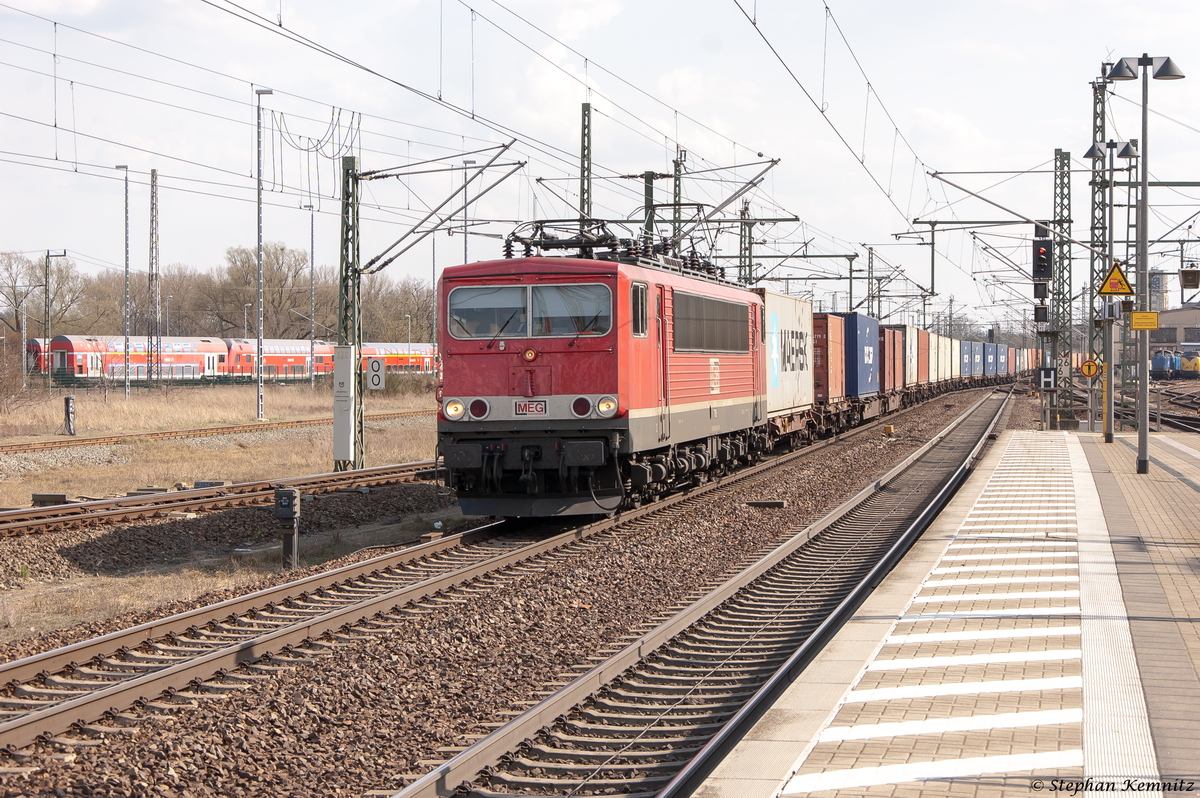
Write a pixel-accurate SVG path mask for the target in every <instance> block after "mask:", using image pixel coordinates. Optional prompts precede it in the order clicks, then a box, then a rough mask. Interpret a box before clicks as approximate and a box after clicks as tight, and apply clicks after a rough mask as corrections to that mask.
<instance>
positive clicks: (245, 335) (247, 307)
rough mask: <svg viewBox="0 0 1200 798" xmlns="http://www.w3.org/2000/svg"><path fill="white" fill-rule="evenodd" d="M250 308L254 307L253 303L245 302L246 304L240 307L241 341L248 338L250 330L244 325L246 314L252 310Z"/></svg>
mask: <svg viewBox="0 0 1200 798" xmlns="http://www.w3.org/2000/svg"><path fill="white" fill-rule="evenodd" d="M252 307H254V303H253V302H247V303H246V304H244V305H242V339H243V340H245V339H246V338H249V337H250V328H249V327H248V326H247V324H246V314H247V313H248V312H249V311H250V308H252Z"/></svg>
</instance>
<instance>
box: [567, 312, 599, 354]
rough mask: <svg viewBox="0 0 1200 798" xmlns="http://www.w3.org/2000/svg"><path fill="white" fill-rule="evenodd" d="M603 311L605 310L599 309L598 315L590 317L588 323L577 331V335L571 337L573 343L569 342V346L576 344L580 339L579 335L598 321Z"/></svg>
mask: <svg viewBox="0 0 1200 798" xmlns="http://www.w3.org/2000/svg"><path fill="white" fill-rule="evenodd" d="M603 312H604V311H603V310H597V311H596V315H595V316H592V317H591V318H590V319H588V323H587V324H585V325H583V326H582V327H580V328H579V332H577V333H575V337H574V338H572V339H571V343H569V344H567V347H568V348H569V347H572V346H575V342H576V341H578V340H579V336H581V335H583V334H584V333H585V332H587V330H588V328H590V327H591V326H592V325H593V324H595V323H596V320H597V319H598V318H600V314H601V313H603Z"/></svg>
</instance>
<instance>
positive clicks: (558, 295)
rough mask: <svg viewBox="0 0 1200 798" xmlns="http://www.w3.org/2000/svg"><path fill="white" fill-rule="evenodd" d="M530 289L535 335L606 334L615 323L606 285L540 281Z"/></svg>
mask: <svg viewBox="0 0 1200 798" xmlns="http://www.w3.org/2000/svg"><path fill="white" fill-rule="evenodd" d="M530 293H531V294H532V297H533V334H534V335H535V336H555V335H570V336H576V335H604V334H605V333H607V332H608V330H609V328H610V327H611V326H612V294H611V293H610V292H609V290H608V286H606V285H539V286H534V287H533V290H532V291H531V292H530Z"/></svg>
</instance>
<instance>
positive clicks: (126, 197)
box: [113, 164, 129, 401]
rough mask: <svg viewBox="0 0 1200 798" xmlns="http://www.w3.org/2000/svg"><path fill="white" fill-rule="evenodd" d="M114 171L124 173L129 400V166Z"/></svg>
mask: <svg viewBox="0 0 1200 798" xmlns="http://www.w3.org/2000/svg"><path fill="white" fill-rule="evenodd" d="M113 168H114V169H120V170H121V171H122V172H124V173H125V349H124V351H125V399H126V401H128V400H129V166H128V165H127V164H119V165H117V166H115V167H113Z"/></svg>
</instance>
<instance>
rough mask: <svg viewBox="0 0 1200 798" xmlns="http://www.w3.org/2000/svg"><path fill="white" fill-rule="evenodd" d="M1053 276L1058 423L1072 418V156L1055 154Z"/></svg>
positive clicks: (1051, 285)
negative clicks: (1055, 233)
mask: <svg viewBox="0 0 1200 798" xmlns="http://www.w3.org/2000/svg"><path fill="white" fill-rule="evenodd" d="M1051 224H1053V225H1054V228H1055V231H1056V232H1057V235H1056V236H1055V237H1054V261H1053V269H1054V271H1053V276H1052V280H1051V284H1050V327H1051V329H1053V330H1054V331H1055V332H1057V333H1058V335H1056V336H1054V337H1053V338H1052V343H1051V346H1052V347H1053V348H1054V350H1053V355H1054V365H1055V367H1056V368H1057V369H1058V394H1057V395H1056V396H1057V399H1058V406H1059V414H1060V415H1059V420H1060V421H1061V420H1062V418H1063V417H1064V416H1063V415H1062V414H1063V413H1065V414H1066V416H1065V417H1066V418H1068V419H1073V418H1074V415H1075V414H1074V409H1073V408H1074V405H1075V391H1074V388H1075V378H1074V374H1073V373H1072V370H1071V349H1072V346H1071V344H1072V338H1073V337H1074V336H1073V333H1074V330H1073V329H1072V327H1071V240H1070V239H1071V153H1069V152H1065V151H1063V150H1055V151H1054V219H1053V221H1052V222H1051Z"/></svg>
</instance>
